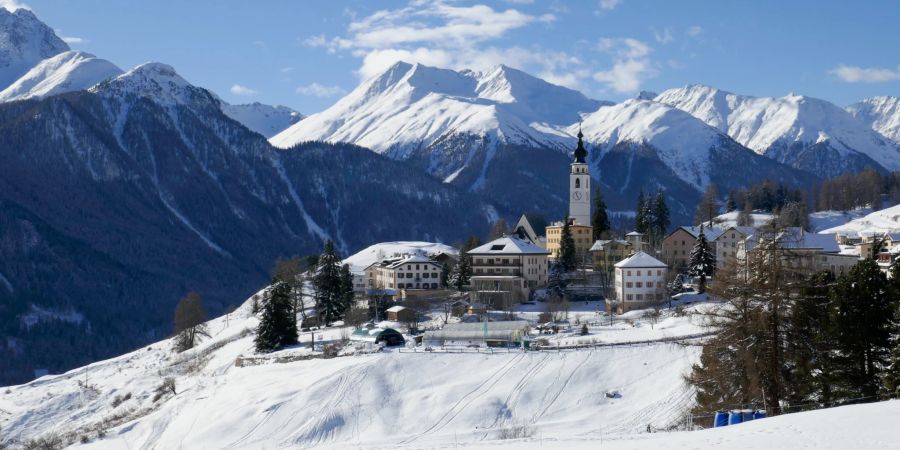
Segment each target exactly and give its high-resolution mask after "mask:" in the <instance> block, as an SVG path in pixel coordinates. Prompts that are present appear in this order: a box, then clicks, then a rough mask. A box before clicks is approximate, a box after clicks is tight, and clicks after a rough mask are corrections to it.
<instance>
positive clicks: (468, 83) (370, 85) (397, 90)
mask: <svg viewBox="0 0 900 450" xmlns="http://www.w3.org/2000/svg"><path fill="white" fill-rule="evenodd" d="M601 104H603V103H602V102H599V101H596V100H591V99H589V98H587V97H585V96H584V95H582V94H580V93H578V92H576V91H573V90H571V89H567V88H564V87H561V86H556V85H553V84H550V83H547V82H545V81H543V80H541V79H538V78H535V77H532V76H530V75H528V74H526V73H524V72H521V71H519V70H516V69H512V68H510V67H506V66H498V67H495V68H493V69H491V70H489V71H486V72H473V71H462V72H456V71H453V70H448V69H438V68H434V67H428V66H425V65H422V64H408V63H404V62H398V63H396V64H395V65H393V66H392V67H390V68H389V69H388V70H386V71H385V72H384V73H382V74H381V75H378V76H375V77H373V78H371V79H369V80H367V81H365V82H364V83H362V84H361V85H360V86H359V87H357V88H356V89H355V90H353V92H351V93H349V94H348V95H347V96H345V97H344V98H342V99H340V100H339V101H338V102H337V103H336V104H335V105H334V106H332V107H330V108H328V109H327V110H325V111H323V112H321V113H318V114H313V115H311V116H309V117H308V118H306V119H305V120H303V121H301V122H299V123H297V124H296V125H294V126H292V127H290V128H289V129H287V130H285V131H284V132H282V133H279V134H278V135H276V136H275V137H273V138H272V139H271V142H272V143H273V144H274V145H275V146H277V147H281V148H287V147H290V146H291V145H294V144H296V143H298V142H305V141H310V140H319V141H327V142H350V143H353V144H356V145H360V146H363V147H367V148H370V149H372V150H374V151H376V152H378V153H382V154H387V155H389V156H391V157H393V158H395V159H407V158H410V157H413V156H414V154H415V153H417V152H422V151H426V152H429V153H430V156H431V157H432V158H433V163H434V165H433V166H432V167H431V171H432V172H434V173H438V174H444V175H450V174H453V173H458V171H459V170H460V169H463V168H465V167H466V166H467V164H469V163H471V162H472V159H473V157H474V156H475V155H474V154H473V153H472V152H464V154H462V155H447V154H445V153H443V150H445V149H443V148H441V143H446V142H447V141H449V140H453V139H459V138H465V139H466V140H467V141H472V142H479V143H483V142H486V143H494V144H496V143H504V144H516V145H527V146H537V147H551V148H556V149H560V150H563V149H565V148H566V147H567V146H566V143H568V142H571V137H569V136H566V135H564V134H563V133H560V132H558V131H556V130H555V129H554V128H553V127H554V126H560V125H568V124H571V123H573V122H576V121H578V119H579V113H586V112H590V111H593V110H595V109H597V107H598V106H600V105H601ZM488 146H490V144H488ZM452 178H453V177H451V178H450V179H451V180H452Z"/></svg>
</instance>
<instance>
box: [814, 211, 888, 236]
mask: <svg viewBox="0 0 900 450" xmlns="http://www.w3.org/2000/svg"><path fill="white" fill-rule="evenodd" d="M821 232H822V233H838V232H840V233H856V234H859V233H900V205H895V206H891V207H890V208H885V209H882V210H878V211H875V212H872V213H869V214H867V215H865V216H863V217H860V218H857V219H853V220H851V221H849V222H847V223H845V224H843V225H838V226H835V227H832V228H828V229H825V230H823V231H821Z"/></svg>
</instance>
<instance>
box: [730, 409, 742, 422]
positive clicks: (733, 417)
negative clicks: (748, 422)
mask: <svg viewBox="0 0 900 450" xmlns="http://www.w3.org/2000/svg"><path fill="white" fill-rule="evenodd" d="M742 421H743V415H741V412H740V411H729V412H728V425H737V424H739V423H741V422H742Z"/></svg>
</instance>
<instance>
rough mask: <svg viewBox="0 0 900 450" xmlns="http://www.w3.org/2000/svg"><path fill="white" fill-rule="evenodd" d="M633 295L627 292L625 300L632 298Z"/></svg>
mask: <svg viewBox="0 0 900 450" xmlns="http://www.w3.org/2000/svg"><path fill="white" fill-rule="evenodd" d="M632 297H633V296H632V295H631V294H625V300H631V299H632Z"/></svg>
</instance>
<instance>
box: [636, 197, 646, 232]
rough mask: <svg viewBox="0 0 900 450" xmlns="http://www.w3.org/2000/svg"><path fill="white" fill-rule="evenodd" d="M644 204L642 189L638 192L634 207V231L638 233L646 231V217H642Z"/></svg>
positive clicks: (644, 210)
mask: <svg viewBox="0 0 900 450" xmlns="http://www.w3.org/2000/svg"><path fill="white" fill-rule="evenodd" d="M645 206H646V203H645V202H644V191H643V190H641V192H640V193H639V194H638V200H637V206H636V207H635V208H634V231H637V232H638V233H646V232H647V218H646V217H644V213H645V212H646V211H647V209H646V208H645Z"/></svg>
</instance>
